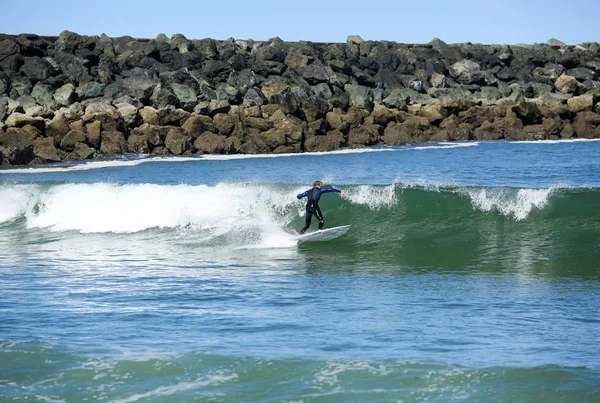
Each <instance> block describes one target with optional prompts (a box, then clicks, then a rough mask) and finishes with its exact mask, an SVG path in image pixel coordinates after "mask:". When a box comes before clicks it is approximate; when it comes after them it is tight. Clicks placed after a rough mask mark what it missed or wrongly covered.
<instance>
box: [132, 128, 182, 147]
mask: <svg viewBox="0 0 600 403" xmlns="http://www.w3.org/2000/svg"><path fill="white" fill-rule="evenodd" d="M172 128H173V127H172V126H158V125H151V124H148V123H144V124H143V125H141V126H140V127H136V128H135V129H133V131H132V132H131V135H132V136H143V137H145V138H146V141H147V142H148V144H149V145H150V146H152V147H159V146H162V145H164V142H165V139H166V137H167V134H168V133H169V130H171V129H172ZM136 144H138V142H137V140H136Z"/></svg>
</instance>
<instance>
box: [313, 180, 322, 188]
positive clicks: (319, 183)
mask: <svg viewBox="0 0 600 403" xmlns="http://www.w3.org/2000/svg"><path fill="white" fill-rule="evenodd" d="M313 187H316V188H318V189H321V188H322V187H323V182H321V181H315V183H313Z"/></svg>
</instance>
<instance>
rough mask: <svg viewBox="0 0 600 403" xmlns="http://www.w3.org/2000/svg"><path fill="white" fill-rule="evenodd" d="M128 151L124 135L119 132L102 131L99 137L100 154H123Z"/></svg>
mask: <svg viewBox="0 0 600 403" xmlns="http://www.w3.org/2000/svg"><path fill="white" fill-rule="evenodd" d="M127 151H128V149H127V141H125V135H124V134H123V133H121V132H119V131H116V130H111V131H103V132H102V135H101V143H100V152H101V153H102V154H104V155H117V154H123V153H126V152H127Z"/></svg>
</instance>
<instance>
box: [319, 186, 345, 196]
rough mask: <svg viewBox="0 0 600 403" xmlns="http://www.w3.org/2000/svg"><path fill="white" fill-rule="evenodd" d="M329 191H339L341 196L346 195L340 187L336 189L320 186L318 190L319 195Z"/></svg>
mask: <svg viewBox="0 0 600 403" xmlns="http://www.w3.org/2000/svg"><path fill="white" fill-rule="evenodd" d="M329 192H335V193H341V194H342V196H345V195H346V191H345V190H340V189H336V188H322V189H320V190H319V195H321V194H322V193H329Z"/></svg>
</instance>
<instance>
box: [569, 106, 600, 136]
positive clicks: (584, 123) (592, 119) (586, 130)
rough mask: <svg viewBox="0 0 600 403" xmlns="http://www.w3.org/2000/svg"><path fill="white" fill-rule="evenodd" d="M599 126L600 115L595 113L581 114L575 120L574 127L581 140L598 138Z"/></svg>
mask: <svg viewBox="0 0 600 403" xmlns="http://www.w3.org/2000/svg"><path fill="white" fill-rule="evenodd" d="M599 126H600V114H597V113H594V112H580V113H578V114H577V116H575V119H573V127H574V128H575V132H576V133H577V137H579V138H585V139H593V138H597V135H598V134H600V133H599V131H598V130H597V128H598V127H599Z"/></svg>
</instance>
